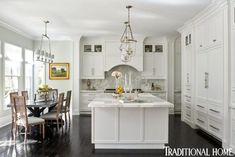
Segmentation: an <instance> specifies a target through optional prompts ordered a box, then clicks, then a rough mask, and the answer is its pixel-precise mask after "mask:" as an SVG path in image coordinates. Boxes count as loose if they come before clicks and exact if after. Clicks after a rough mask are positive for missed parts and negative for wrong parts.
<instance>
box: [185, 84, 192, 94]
mask: <svg viewBox="0 0 235 157" xmlns="http://www.w3.org/2000/svg"><path fill="white" fill-rule="evenodd" d="M185 92H186V93H191V85H185Z"/></svg>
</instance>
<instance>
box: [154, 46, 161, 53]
mask: <svg viewBox="0 0 235 157" xmlns="http://www.w3.org/2000/svg"><path fill="white" fill-rule="evenodd" d="M155 52H158V53H162V52H163V45H155Z"/></svg>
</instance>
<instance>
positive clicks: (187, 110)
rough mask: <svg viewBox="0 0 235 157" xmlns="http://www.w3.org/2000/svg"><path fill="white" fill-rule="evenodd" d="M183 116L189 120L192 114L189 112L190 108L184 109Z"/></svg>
mask: <svg viewBox="0 0 235 157" xmlns="http://www.w3.org/2000/svg"><path fill="white" fill-rule="evenodd" d="M185 117H186V118H187V119H189V120H191V117H192V114H191V110H189V109H186V110H185Z"/></svg>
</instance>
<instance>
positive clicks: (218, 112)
mask: <svg viewBox="0 0 235 157" xmlns="http://www.w3.org/2000/svg"><path fill="white" fill-rule="evenodd" d="M210 111H212V112H215V113H220V112H219V111H216V110H213V109H210Z"/></svg>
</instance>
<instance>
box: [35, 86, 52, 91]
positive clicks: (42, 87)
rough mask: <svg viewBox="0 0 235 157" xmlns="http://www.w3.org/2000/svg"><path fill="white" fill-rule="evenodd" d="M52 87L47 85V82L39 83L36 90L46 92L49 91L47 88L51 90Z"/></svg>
mask: <svg viewBox="0 0 235 157" xmlns="http://www.w3.org/2000/svg"><path fill="white" fill-rule="evenodd" d="M51 89H52V88H51V87H49V85H47V84H41V85H40V86H39V87H38V90H37V92H38V93H46V92H49V90H51Z"/></svg>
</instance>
